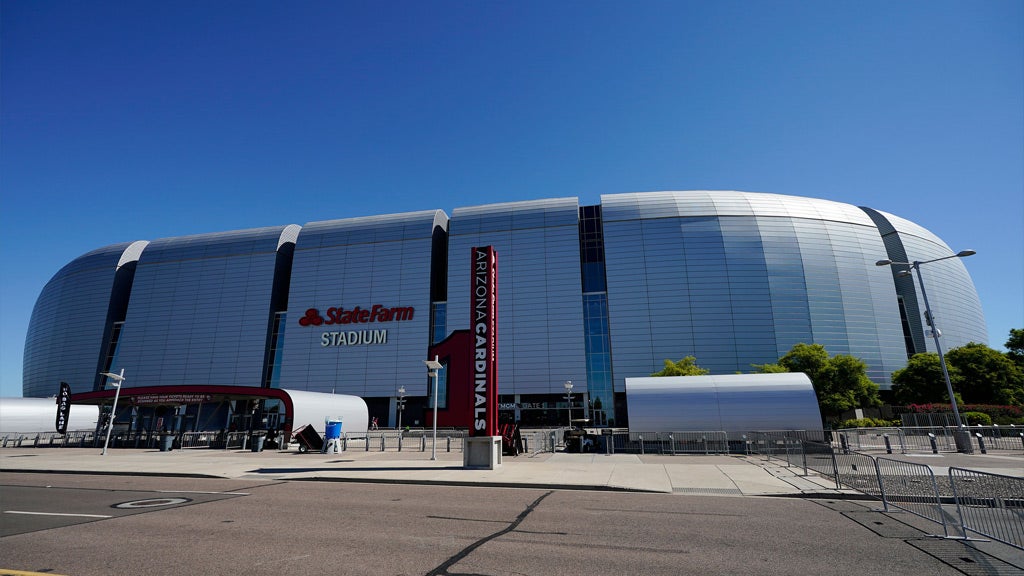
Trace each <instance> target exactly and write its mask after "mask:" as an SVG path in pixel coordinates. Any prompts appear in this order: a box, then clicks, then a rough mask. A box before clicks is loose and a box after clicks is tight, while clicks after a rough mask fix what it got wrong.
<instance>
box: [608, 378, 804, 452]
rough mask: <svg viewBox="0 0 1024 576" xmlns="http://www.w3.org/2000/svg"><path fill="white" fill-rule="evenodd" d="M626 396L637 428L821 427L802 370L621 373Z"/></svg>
mask: <svg viewBox="0 0 1024 576" xmlns="http://www.w3.org/2000/svg"><path fill="white" fill-rule="evenodd" d="M626 401H627V403H628V405H629V427H630V430H633V431H637V432H662V431H666V432H667V431H684V430H686V431H689V430H701V431H711V430H723V431H726V432H729V435H730V437H732V436H734V435H736V434H739V433H743V432H751V431H768V430H808V431H811V430H816V431H820V430H821V429H822V426H821V412H820V411H819V409H818V400H817V397H816V396H815V395H814V388H813V387H812V386H811V381H810V379H809V378H807V375H806V374H804V373H802V372H795V373H784V374H726V375H719V376H669V377H648V378H626Z"/></svg>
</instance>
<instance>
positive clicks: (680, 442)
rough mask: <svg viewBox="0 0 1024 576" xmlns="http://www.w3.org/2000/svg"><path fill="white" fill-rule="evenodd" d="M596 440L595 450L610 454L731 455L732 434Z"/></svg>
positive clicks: (648, 434)
mask: <svg viewBox="0 0 1024 576" xmlns="http://www.w3.org/2000/svg"><path fill="white" fill-rule="evenodd" d="M594 439H595V445H594V446H593V450H594V451H597V452H605V453H608V454H614V453H617V452H627V453H633V454H728V453H729V435H728V434H726V433H725V432H723V431H674V432H628V433H625V434H603V435H600V436H594ZM602 444H603V446H602Z"/></svg>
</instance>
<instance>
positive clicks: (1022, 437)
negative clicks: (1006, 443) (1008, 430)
mask: <svg viewBox="0 0 1024 576" xmlns="http://www.w3.org/2000/svg"><path fill="white" fill-rule="evenodd" d="M1020 444H1021V446H1024V432H1021V433H1020Z"/></svg>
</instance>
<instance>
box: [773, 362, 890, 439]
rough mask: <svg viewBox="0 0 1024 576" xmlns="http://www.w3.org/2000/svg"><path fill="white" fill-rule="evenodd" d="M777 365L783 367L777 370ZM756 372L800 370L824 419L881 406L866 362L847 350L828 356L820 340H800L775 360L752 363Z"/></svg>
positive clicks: (876, 387) (836, 417)
mask: <svg viewBox="0 0 1024 576" xmlns="http://www.w3.org/2000/svg"><path fill="white" fill-rule="evenodd" d="M779 367H781V368H782V369H783V370H779V369H778V368H779ZM755 368H756V369H757V371H758V372H761V373H770V372H779V371H784V372H803V373H804V374H806V375H807V377H808V378H809V379H810V380H811V384H813V385H814V393H815V394H816V395H817V397H818V406H819V408H820V409H821V413H822V416H824V417H825V418H826V419H827V420H836V419H838V417H839V416H840V415H841V414H842V413H843V412H845V411H847V410H852V409H854V408H866V407H869V406H881V405H882V400H881V399H880V398H879V396H878V385H877V384H875V383H874V382H872V381H871V379H870V378H868V375H867V364H865V363H864V361H863V360H861V359H859V358H855V357H853V356H850V355H848V354H837V355H835V356H832V357H829V355H828V351H827V350H826V349H825V347H824V346H822V345H821V344H804V343H800V344H797V345H795V346H793V348H791V349H790V351H789V352H787V353H786V354H785V355H784V356H783V357H782V358H779V361H778V363H777V364H760V365H755Z"/></svg>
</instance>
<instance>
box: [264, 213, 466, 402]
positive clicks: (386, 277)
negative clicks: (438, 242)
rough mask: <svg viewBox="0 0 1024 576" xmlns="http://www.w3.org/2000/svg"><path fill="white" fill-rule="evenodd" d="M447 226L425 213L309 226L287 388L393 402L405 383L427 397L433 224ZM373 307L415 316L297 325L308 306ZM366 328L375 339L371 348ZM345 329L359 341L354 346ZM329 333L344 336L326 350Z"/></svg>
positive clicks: (294, 303) (302, 238)
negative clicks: (365, 336)
mask: <svg viewBox="0 0 1024 576" xmlns="http://www.w3.org/2000/svg"><path fill="white" fill-rule="evenodd" d="M446 225H447V218H446V217H445V215H444V213H443V212H441V211H439V210H437V211H435V210H427V211H423V212H412V213H407V214H394V215H389V216H374V217H366V218H351V219H347V220H330V221H325V222H313V223H310V224H307V225H305V226H303V228H302V232H300V233H299V239H298V242H297V243H296V246H295V256H294V260H293V263H292V283H291V289H290V292H289V300H288V321H287V329H286V330H285V336H284V347H283V357H282V366H281V377H280V385H281V387H282V388H288V389H292V390H308V391H313V392H338V393H345V394H355V395H357V396H367V397H368V396H385V397H387V396H394V395H395V394H396V392H395V391H396V390H397V389H398V387H399V386H405V389H406V394H408V395H410V396H423V395H426V393H427V386H428V380H427V371H426V369H425V368H424V367H423V360H424V359H425V358H426V357H427V347H428V346H429V345H430V265H431V246H432V244H431V242H432V235H433V232H434V228H435V226H440V227H442V228H444V227H446ZM464 260H466V261H467V262H468V260H469V253H468V252H467V253H466V257H465V258H464ZM374 305H379V306H381V307H383V308H387V309H391V308H403V309H406V308H411V309H413V311H412V314H411V317H407V318H404V319H390V320H386V321H383V320H382V321H374V322H362V323H346V324H321V325H304V324H306V323H300V320H301V319H302V318H303V317H304V316H305V314H306V312H307V310H310V309H315V310H318V311H319V312H320V314H322V315H326V313H327V311H328V309H330V308H332V307H333V308H344V309H346V310H352V309H354V308H356V307H360V308H361V309H364V310H372V307H373V306H374ZM467 306H468V304H467ZM367 319H368V320H369V318H367ZM366 331H372V332H373V334H374V335H377V339H376V340H370V341H369V342H367V340H365V339H363V336H362V335H363V334H365V333H366ZM380 331H384V332H385V333H386V341H383V342H382V341H380V339H381V337H380V336H379V334H380ZM349 332H354V333H356V334H358V335H359V336H358V337H359V339H358V340H356V341H355V342H352V341H351V338H350V337H349V336H348V333H349ZM325 333H341V334H344V336H333V335H332V336H329V337H328V338H329V340H328V341H327V344H326V345H325V344H324V342H325V341H324V334H325ZM342 338H344V340H342Z"/></svg>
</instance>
